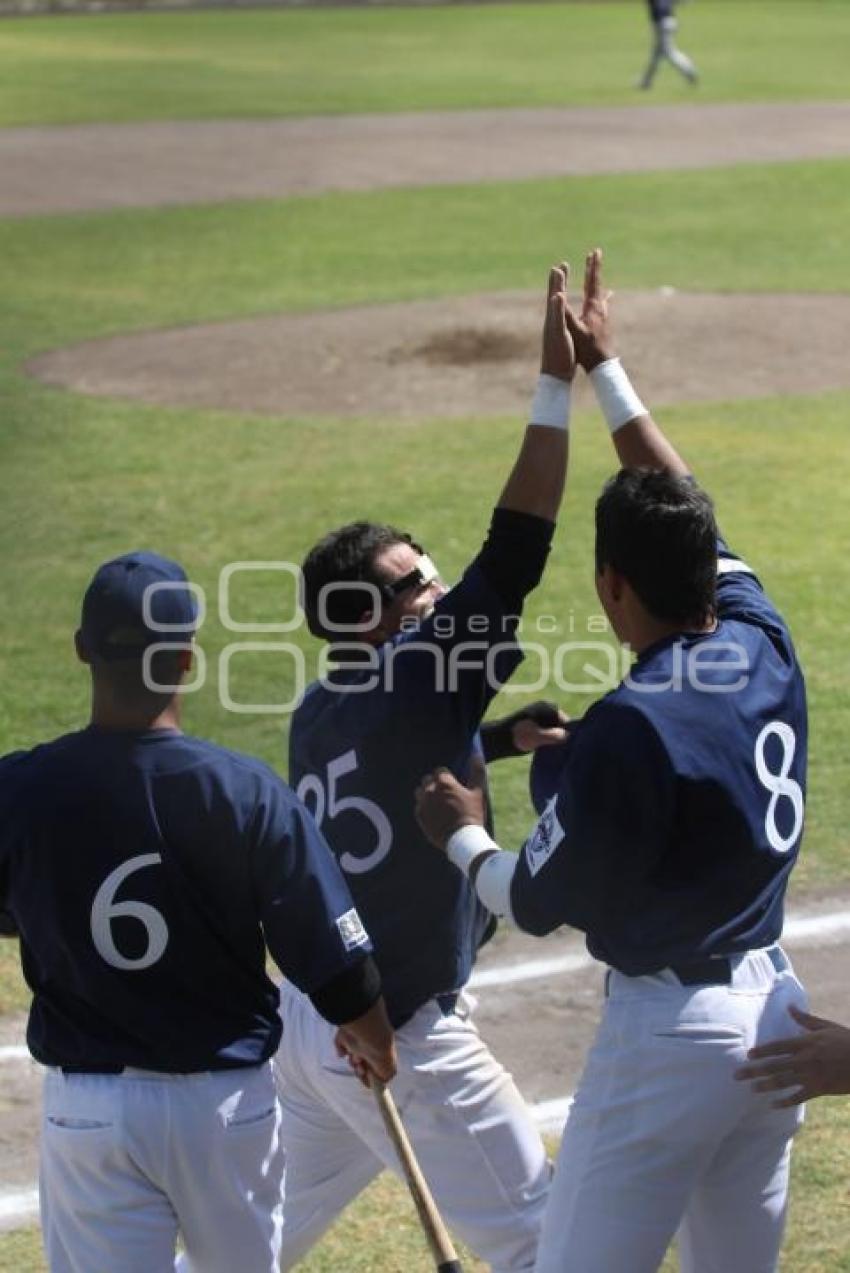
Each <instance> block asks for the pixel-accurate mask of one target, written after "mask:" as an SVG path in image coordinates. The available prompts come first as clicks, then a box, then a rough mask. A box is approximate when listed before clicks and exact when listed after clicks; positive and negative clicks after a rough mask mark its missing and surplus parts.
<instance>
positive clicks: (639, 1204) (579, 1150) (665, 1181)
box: [536, 947, 806, 1273]
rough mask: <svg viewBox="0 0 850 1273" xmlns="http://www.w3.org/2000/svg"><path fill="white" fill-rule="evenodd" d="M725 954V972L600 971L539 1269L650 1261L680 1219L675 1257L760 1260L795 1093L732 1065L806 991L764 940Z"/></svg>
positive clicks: (590, 1271) (721, 1265)
mask: <svg viewBox="0 0 850 1273" xmlns="http://www.w3.org/2000/svg"><path fill="white" fill-rule="evenodd" d="M774 952H775V954H774V957H775V959H776V962H777V963H780V964H781V965H783V970H782V971H779V970H777V968H776V967H775V966H774V963H773V962H772V960H771V958H770V957H769V956H768V955H767V953H766V952H764V951H753V952H750V954H748V955H742V956H738V957H736V958H734V959H733V961H732V962H733V973H732V984H731V985H730V986H682V985H681V984H680V983H679V981H678V980H677V978H676V977H675V975H674V974H673V973H671V972H669V971H665V972H662V973H658V974H657V975H654V976H647V977H624V976H623V975H622V974H620V973H617V972H612V973H611V974H610V980H609V989H608V998H607V1000H606V1004H605V1009H604V1013H603V1018H602V1022H601V1025H600V1027H599V1031H598V1033H597V1036H596V1040H595V1043H594V1045H593V1048H592V1049H591V1051H590V1053H589V1055H588V1059H587V1063H586V1067H585V1070H584V1073H583V1074H582V1077H581V1080H580V1083H579V1086H578V1090H577V1092H576V1095H575V1101H574V1103H573V1106H572V1108H571V1110H570V1114H569V1118H568V1120H567V1125H566V1129H565V1132H564V1139H563V1142H562V1145H561V1150H560V1154H559V1157H558V1163H557V1167H556V1171H555V1179H554V1182H553V1184H552V1191H551V1194H550V1202H549V1207H548V1210H547V1213H546V1218H545V1221H544V1226H543V1236H542V1238H541V1242H540V1252H539V1256H538V1261H537V1265H536V1270H537V1273H566V1270H569V1273H654V1271H655V1270H657V1269H658V1267H659V1265H660V1264H661V1262H662V1260H663V1258H664V1254H665V1252H666V1250H667V1247H668V1245H669V1244H670V1242H671V1240H672V1238H673V1236H674V1234H675V1233H676V1231H677V1230H678V1231H679V1245H680V1254H681V1268H682V1270H683V1273H773V1271H774V1270H775V1269H776V1267H777V1262H778V1258H779V1248H780V1244H781V1241H782V1233H783V1227H784V1222H785V1211H786V1201H787V1193H788V1171H789V1163H790V1155H791V1138H792V1137H793V1135H794V1133H795V1132H796V1131H797V1129H798V1127H799V1125H800V1123H801V1122H802V1111H801V1110H800V1109H799V1108H795V1109H788V1110H776V1109H772V1108H771V1106H770V1100H771V1095H770V1094H759V1093H757V1092H754V1091H753V1089H752V1086H751V1084H749V1083H746V1082H739V1081H737V1080H735V1079H734V1078H733V1072H734V1070H735V1069H736V1067H737V1066H739V1065H740V1064H742V1062H743V1061H744V1058H745V1055H746V1052H747V1050H748V1049H749V1048H751V1047H753V1046H754V1045H755V1044H756V1043H764V1042H766V1041H768V1040H769V1039H774V1038H779V1037H782V1036H784V1035H787V1034H788V1033H789V1032H792V1031H793V1022H792V1021H791V1019H790V1018H789V1016H788V1008H789V1006H790V1005H791V1004H796V1005H797V1006H799V1007H804V1006H805V1003H806V996H805V993H804V991H803V989H802V987H801V985H800V983H799V982H798V981H797V979H796V977H795V976H794V974H793V971H792V969H791V965H790V963H788V961H787V959H786V957H785V956H784V955H783V954H782V952H781V951H778V948H776V947H775V948H774Z"/></svg>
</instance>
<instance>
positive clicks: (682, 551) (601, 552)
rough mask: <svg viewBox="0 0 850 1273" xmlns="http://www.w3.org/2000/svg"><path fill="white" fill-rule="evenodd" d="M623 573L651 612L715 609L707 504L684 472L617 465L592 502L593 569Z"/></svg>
mask: <svg viewBox="0 0 850 1273" xmlns="http://www.w3.org/2000/svg"><path fill="white" fill-rule="evenodd" d="M606 565H607V566H611V567H612V568H613V569H614V570H616V571H618V572H619V573H620V574H621V575H623V577H624V578H625V579H626V580H628V582H629V584H631V586H632V588H633V589H634V590H635V592H636V594H637V596H638V597H639V599H640V600H641V601H642V602H643V604H644V605H645V606H646V608H647V610H648V611H649V612H650V614H652V615H653V616H654V617H655V618H656V619H661V620H663V621H665V622H667V623H679V624H682V625H683V626H684V625H689V624H694V625H698V624H702V623H705V622H707V621H708V620H709V619H710V618H711V616H712V614H713V613H714V610H715V602H716V589H717V523H716V521H715V519H714V506H713V505H712V502H711V500H710V498H709V496H708V495H707V494H706V493H705V491H703V490H701V489H700V487H699V486H697V484H696V482H694V481H693V479H692V478H689V477H673V476H672V475H671V474H669V473H663V472H658V471H656V470H653V469H622V470H621V471H620V472H619V473H618V474H617V475H616V476H615V477H612V478H611V479H610V481H608V482H607V483H606V485H605V487H604V489H603V491H602V494H601V495H600V496H599V499H598V500H597V502H596V569H597V572H599V573H601V571H602V570H603V568H604V567H605V566H606Z"/></svg>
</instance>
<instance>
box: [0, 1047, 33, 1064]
mask: <svg viewBox="0 0 850 1273" xmlns="http://www.w3.org/2000/svg"><path fill="white" fill-rule="evenodd" d="M29 1055H30V1050H29V1048H27V1047H25V1046H24V1045H23V1044H22V1043H20V1044H19V1043H16V1044H15V1045H14V1046H10V1047H4V1048H0V1061H26V1060H29Z"/></svg>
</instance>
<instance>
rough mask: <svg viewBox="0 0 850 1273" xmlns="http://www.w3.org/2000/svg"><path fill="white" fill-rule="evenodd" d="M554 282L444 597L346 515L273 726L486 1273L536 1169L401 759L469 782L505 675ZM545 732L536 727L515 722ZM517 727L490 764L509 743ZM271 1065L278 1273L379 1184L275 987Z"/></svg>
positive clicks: (334, 1084) (472, 950)
mask: <svg viewBox="0 0 850 1273" xmlns="http://www.w3.org/2000/svg"><path fill="white" fill-rule="evenodd" d="M565 285H566V267H560V268H556V269H553V270H552V271H551V273H550V279H549V299H548V305H547V317H546V322H545V324H544V341H543V362H542V374H541V377H540V381H539V383H538V389H537V393H536V394H535V398H534V403H533V405H532V410H531V415H530V419H531V422H532V423H531V424H530V425H529V427H528V429H527V430H526V432H525V436H524V439H523V441H522V445H521V448H520V451H519V456H518V458H517V460H516V462H515V464H514V467H513V470H512V472H511V474H510V476H509V478H508V481H507V484H506V486H505V488H504V490H503V492H502V495H501V498H500V500H499V502H498V506H497V508H496V510H495V512H494V514H493V519H492V522H491V526H490V532H489V535H488V537H487V541H486V543H485V544H484V547H483V548H482V549H481V551H480V552H479V554H478V556H477V557H476V558H475V560H474V561H473V562H472V564H471V565H470V566H469V567H468V569H467V570H466V571H465V573H464V575H463V577H462V579H461V581H460V582H459V583H458V584H457V585H456V586H455V587H453V588H451V589H449V590H446V588H445V587H444V586H443V584H442V583H441V582H440V578H439V575H438V573H437V569H436V566H435V565H434V563H433V562H432V560H431V559H430V558H429V557H428V556H427V555H426V554H425V553H424V551H423V550H422V548H421V547H420V546H419V545H418V544H417V543H415V542H414V541H413V540H412V539H411V538H410V536H408V535H406V534H402V533H400V532H399V531H396V530H393V529H392V528H391V527H387V526H380V525H375V524H373V523H368V522H358V523H355V524H353V525H350V526H345V527H343V528H341V529H340V530H337V531H334V532H333V533H332V534H330V535H328V536H326V537H325V538H324V539H323V540H322V541H321V542H320V543H318V544H317V545H316V546H315V547H314V548H313V550H312V551H311V552H310V553H309V554H308V556H307V559H306V562H305V564H304V584H305V596H304V600H305V610H306V614H307V618H308V622H309V625H310V629H311V631H312V632H313V634H314V635H317V636H322V637H325V638H326V639H330V640H335V641H337V642H344V643H345V644H344V645H338V646H337V649H336V658H337V659H338V662H337V664H336V667H335V669H334V671H333V673H332V674H331V675H330V676H329V677H327V678H326V679H325V680H323V681H320V682H317V683H316V684H314V685H313V686H312V687H311V688H310V689H309V690H308V692H307V694H306V696H305V698H304V700H303V702H302V704H301V705H300V706H299V708H298V710H297V711H296V713H295V716H294V718H293V722H292V730H291V736H290V779H291V781H292V783H293V786H295V787H296V789H297V791H298V793H299V795H300V796H301V797H302V798H303V799H304V801H305V802H306V803H307V804H308V806H309V807H310V808H311V809H312V811H313V812H314V814H315V817H316V820H317V822H318V823H319V825H320V827H321V828H322V830H323V832H324V834H325V835H326V836H327V838H328V841H329V843H330V845H331V847H332V849H333V851H334V853H335V854H336V856H337V859H338V861H339V863H340V865H341V867H342V868H343V870H344V871H345V873H346V876H347V879H348V883H349V886H350V888H351V891H352V894H353V896H354V898H355V901H356V904H357V908H358V911H359V912H360V913H361V914H362V916H363V919H364V922H365V923H366V924H367V926H368V927H369V931H370V933H371V935H372V938H373V940H374V942H375V958H376V961H377V963H378V966H379V968H380V969H381V975H382V979H383V984H384V993H385V996H386V1001H387V1009H388V1012H389V1016H390V1020H391V1021H392V1023H393V1026H394V1027H395V1029H396V1032H397V1033H396V1040H397V1049H398V1074H397V1077H396V1079H395V1081H394V1084H393V1092H394V1095H395V1098H396V1102H397V1104H398V1106H399V1109H400V1111H401V1114H402V1117H403V1119H404V1122H405V1126H406V1129H407V1131H408V1133H409V1135H410V1138H411V1140H412V1142H413V1146H414V1149H415V1151H416V1154H417V1157H418V1158H419V1161H420V1163H421V1165H422V1169H423V1171H424V1173H425V1176H426V1178H427V1179H428V1182H429V1184H430V1186H431V1189H432V1191H433V1193H434V1196H435V1199H436V1202H437V1204H438V1206H439V1208H440V1210H441V1211H442V1212H443V1214H444V1215H445V1217H446V1220H447V1221H448V1223H449V1224H451V1225H453V1226H454V1228H455V1229H456V1231H457V1232H458V1234H459V1235H460V1236H461V1237H462V1238H463V1239H464V1240H465V1241H466V1242H467V1243H468V1244H469V1245H470V1246H471V1247H472V1248H473V1249H474V1250H475V1251H476V1252H477V1253H478V1254H479V1255H480V1256H481V1257H482V1258H483V1259H485V1260H487V1261H488V1263H489V1264H490V1265H491V1267H492V1268H493V1270H494V1271H495V1273H507V1271H508V1270H521V1269H523V1270H530V1269H531V1268H532V1266H533V1264H534V1257H535V1251H536V1247H537V1239H538V1234H539V1228H540V1223H541V1219H542V1214H543V1208H544V1204H545V1199H546V1192H547V1189H548V1186H549V1180H550V1165H549V1163H548V1161H547V1158H546V1153H545V1149H544V1146H543V1143H542V1141H541V1138H540V1135H539V1133H538V1131H537V1129H536V1128H535V1126H534V1124H533V1122H532V1120H531V1117H530V1114H529V1112H528V1110H527V1109H526V1107H525V1105H524V1103H523V1101H522V1100H521V1098H520V1095H519V1093H518V1091H517V1089H516V1087H515V1086H514V1083H513V1080H512V1079H511V1077H510V1075H508V1074H507V1073H506V1072H505V1070H504V1069H503V1068H502V1066H501V1065H499V1064H498V1062H497V1061H496V1060H495V1059H494V1057H493V1056H492V1055H491V1053H490V1051H489V1050H488V1048H487V1047H486V1046H485V1044H484V1043H483V1041H482V1040H481V1038H480V1037H479V1035H478V1032H477V1030H476V1028H475V1026H474V1025H473V1023H472V1019H471V1014H472V1010H473V1007H474V1003H473V1000H472V999H471V998H470V996H469V995H468V994H466V993H465V991H464V989H463V987H464V984H465V983H466V981H467V979H468V977H469V975H470V972H471V970H472V965H473V962H474V959H475V956H476V952H477V950H478V948H479V946H480V945H481V944H482V942H484V941H485V940H487V938H488V937H489V936H490V935H491V934H492V932H493V930H494V927H495V922H494V920H493V917H492V916H491V914H490V912H489V911H488V910H487V909H486V908H485V907H484V906H482V905H481V903H480V902H479V901H478V900H477V898H476V896H475V893H474V891H473V890H472V889H471V888H470V886H469V885H468V883H467V881H466V880H465V879H464V878H463V877H462V876H461V875H460V874H459V873H458V872H457V871H456V870H455V869H454V868H453V867H451V866H450V865H449V864H448V863H446V862H445V861H442V860H441V859H440V858H438V857H437V856H436V855H435V854H434V852H433V850H432V849H431V848H430V846H429V845H428V844H427V842H426V841H425V839H424V837H423V836H422V834H421V833H420V832H419V830H418V828H417V826H416V822H415V820H414V817H413V792H414V788H415V786H416V782H417V780H418V777H419V775H420V774H421V773H422V770H423V765H425V764H426V763H427V762H429V761H430V763H431V764H434V763H436V762H438V761H440V762H442V763H445V764H448V765H449V766H450V767H451V768H452V770H453V771H454V772H456V773H457V774H458V775H460V776H462V777H469V776H470V775H472V774H475V776H476V778H477V780H479V781H482V782H483V781H484V779H483V771H484V765H483V761H482V755H481V743H480V741H479V738H478V729H479V725H480V724H481V718H482V716H483V715H484V713H485V711H486V709H487V707H488V704H489V703H490V702H491V700H492V699H493V698H494V696H495V694H496V692H497V691H498V689H499V687H500V686H501V685H502V684H503V683H504V682H505V681H506V680H507V678H508V677H509V676H510V675H511V673H512V672H513V671H514V669H515V668H516V667H517V665H518V663H519V662H520V659H521V655H520V652H519V648H518V645H517V639H516V630H517V624H518V619H519V616H520V614H521V611H522V606H523V602H524V599H525V597H526V596H527V595H528V593H529V592H530V591H531V590H532V589H533V588H534V587H535V586H536V585H537V583H538V582H539V579H540V576H541V574H542V571H543V567H544V563H545V560H546V557H547V554H548V550H549V544H550V541H551V538H552V534H553V531H554V518H555V516H556V514H557V511H558V508H559V505H560V501H561V496H562V492H563V486H564V480H565V475H566V460H567V428H566V426H567V423H568V408H569V382H570V380H571V379H572V376H573V373H574V369H575V363H574V357H573V349H572V343H571V341H570V338H569V336H568V334H567V330H566V326H565V321H564V306H565V294H564V288H565ZM537 723H538V725H539V728H540V729H541V730H543V731H545V730H549V729H555V730H557V731H558V736H559V737H562V736H563V734H562V732H561V731H560V729H559V726H558V725H557V724H553V723H552V720H551V718H544V720H543V722H542V723H540V722H539V721H538V722H537ZM516 725H517V722H516V721H514V722H513V723H511V724H509V725H508V727H507V733H508V735H509V737H508V736H507V735H506V734H505V733H504V731H502V733H501V741H500V736H499V731H497V733H496V735H495V736H491V738H490V743H491V754H492V755H494V756H495V755H496V754H497V753H498V754H503V752H502V744H503V743H507V745H508V747H510V746H512V745H513V744H515V743H516V742H517V741H519V740H518V737H517V731H516V728H515V727H516ZM283 1015H284V1022H285V1029H284V1039H283V1044H282V1047H281V1049H280V1052H279V1054H278V1066H279V1070H280V1074H281V1077H282V1084H281V1102H282V1105H283V1126H282V1141H283V1144H284V1146H285V1150H286V1155H287V1168H286V1196H285V1200H284V1234H283V1251H282V1267H283V1268H290V1267H291V1266H292V1265H293V1264H294V1263H295V1262H296V1261H297V1260H298V1259H299V1257H300V1256H301V1255H303V1253H304V1252H305V1251H306V1250H307V1248H308V1247H309V1246H310V1245H311V1244H312V1243H314V1242H315V1241H316V1239H317V1238H318V1237H319V1235H320V1234H321V1233H322V1232H323V1230H324V1229H325V1228H326V1227H327V1226H328V1225H329V1224H330V1223H331V1222H332V1221H333V1220H334V1218H335V1217H336V1216H337V1215H338V1214H339V1212H340V1211H341V1210H342V1209H343V1207H344V1206H345V1205H346V1204H347V1203H348V1202H349V1201H350V1200H351V1199H352V1198H353V1197H354V1196H355V1195H356V1194H357V1193H358V1192H359V1191H360V1190H362V1189H363V1188H364V1187H365V1186H366V1185H367V1184H368V1183H369V1181H370V1180H371V1179H372V1178H373V1177H374V1176H375V1175H376V1174H377V1173H378V1172H379V1171H380V1170H381V1168H382V1167H384V1166H388V1167H390V1168H391V1169H396V1163H395V1155H394V1152H393V1150H392V1147H391V1145H390V1143H389V1141H388V1140H387V1138H386V1136H385V1134H384V1129H383V1125H382V1123H381V1120H380V1117H379V1115H378V1112H377V1110H376V1108H375V1103H374V1101H373V1100H372V1099H371V1098H370V1096H369V1094H368V1093H367V1092H364V1091H363V1089H362V1088H361V1087H359V1086H358V1084H357V1083H354V1082H352V1081H351V1077H350V1075H349V1074H347V1073H346V1071H345V1069H344V1067H341V1066H339V1065H338V1063H337V1062H336V1059H335V1057H334V1049H333V1035H332V1031H331V1029H330V1027H329V1026H328V1025H327V1023H326V1022H324V1021H323V1020H322V1019H321V1017H320V1016H319V1015H318V1013H317V1012H316V1011H315V1008H314V1007H313V1005H312V1004H310V1002H309V1000H308V999H307V998H306V997H305V996H304V995H303V994H301V993H299V991H298V990H297V989H296V988H294V987H289V986H287V987H285V989H284V992H283Z"/></svg>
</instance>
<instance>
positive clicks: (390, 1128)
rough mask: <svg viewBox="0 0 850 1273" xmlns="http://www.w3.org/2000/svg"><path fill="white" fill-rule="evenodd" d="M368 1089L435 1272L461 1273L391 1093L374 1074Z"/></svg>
mask: <svg viewBox="0 0 850 1273" xmlns="http://www.w3.org/2000/svg"><path fill="white" fill-rule="evenodd" d="M371 1088H372V1091H373V1092H374V1094H375V1100H376V1101H377V1103H378V1109H379V1110H380V1111H381V1117H382V1118H383V1120H384V1126H385V1127H386V1129H387V1134H388V1135H389V1138H390V1140H391V1141H392V1143H393V1146H394V1148H395V1151H396V1153H397V1155H398V1160H399V1163H400V1164H401V1168H402V1171H403V1172H404V1176H405V1179H406V1181H407V1187H408V1189H409V1190H410V1196H411V1197H412V1198H413V1201H414V1203H415V1204H416V1210H417V1212H418V1214H419V1220H420V1223H421V1225H422V1230H423V1232H424V1234H425V1237H426V1238H427V1240H428V1245H429V1247H430V1248H431V1254H432V1256H433V1258H434V1264H435V1267H436V1269H437V1270H438V1273H463V1270H462V1269H461V1265H460V1260H458V1258H457V1253H456V1251H455V1249H454V1247H453V1245H452V1240H451V1238H450V1237H449V1234H448V1230H447V1229H446V1226H445V1225H444V1224H443V1221H442V1217H441V1216H440V1213H439V1211H438V1210H437V1207H436V1204H435V1202H434V1199H433V1198H432V1196H431V1190H430V1189H429V1188H428V1183H427V1181H426V1180H425V1177H424V1176H423V1174H422V1169H421V1168H420V1166H419V1163H418V1162H417V1161H416V1155H415V1154H414V1152H413V1146H412V1145H411V1143H410V1141H409V1139H408V1136H407V1132H406V1131H405V1130H404V1125H403V1123H402V1121H401V1119H400V1118H399V1113H398V1110H397V1109H396V1103H395V1101H394V1100H393V1098H392V1093H391V1092H390V1090H389V1088H388V1087H387V1086H386V1084H385V1083H382V1082H381V1080H380V1079H378V1078H375V1077H373V1078H372V1080H371Z"/></svg>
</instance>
